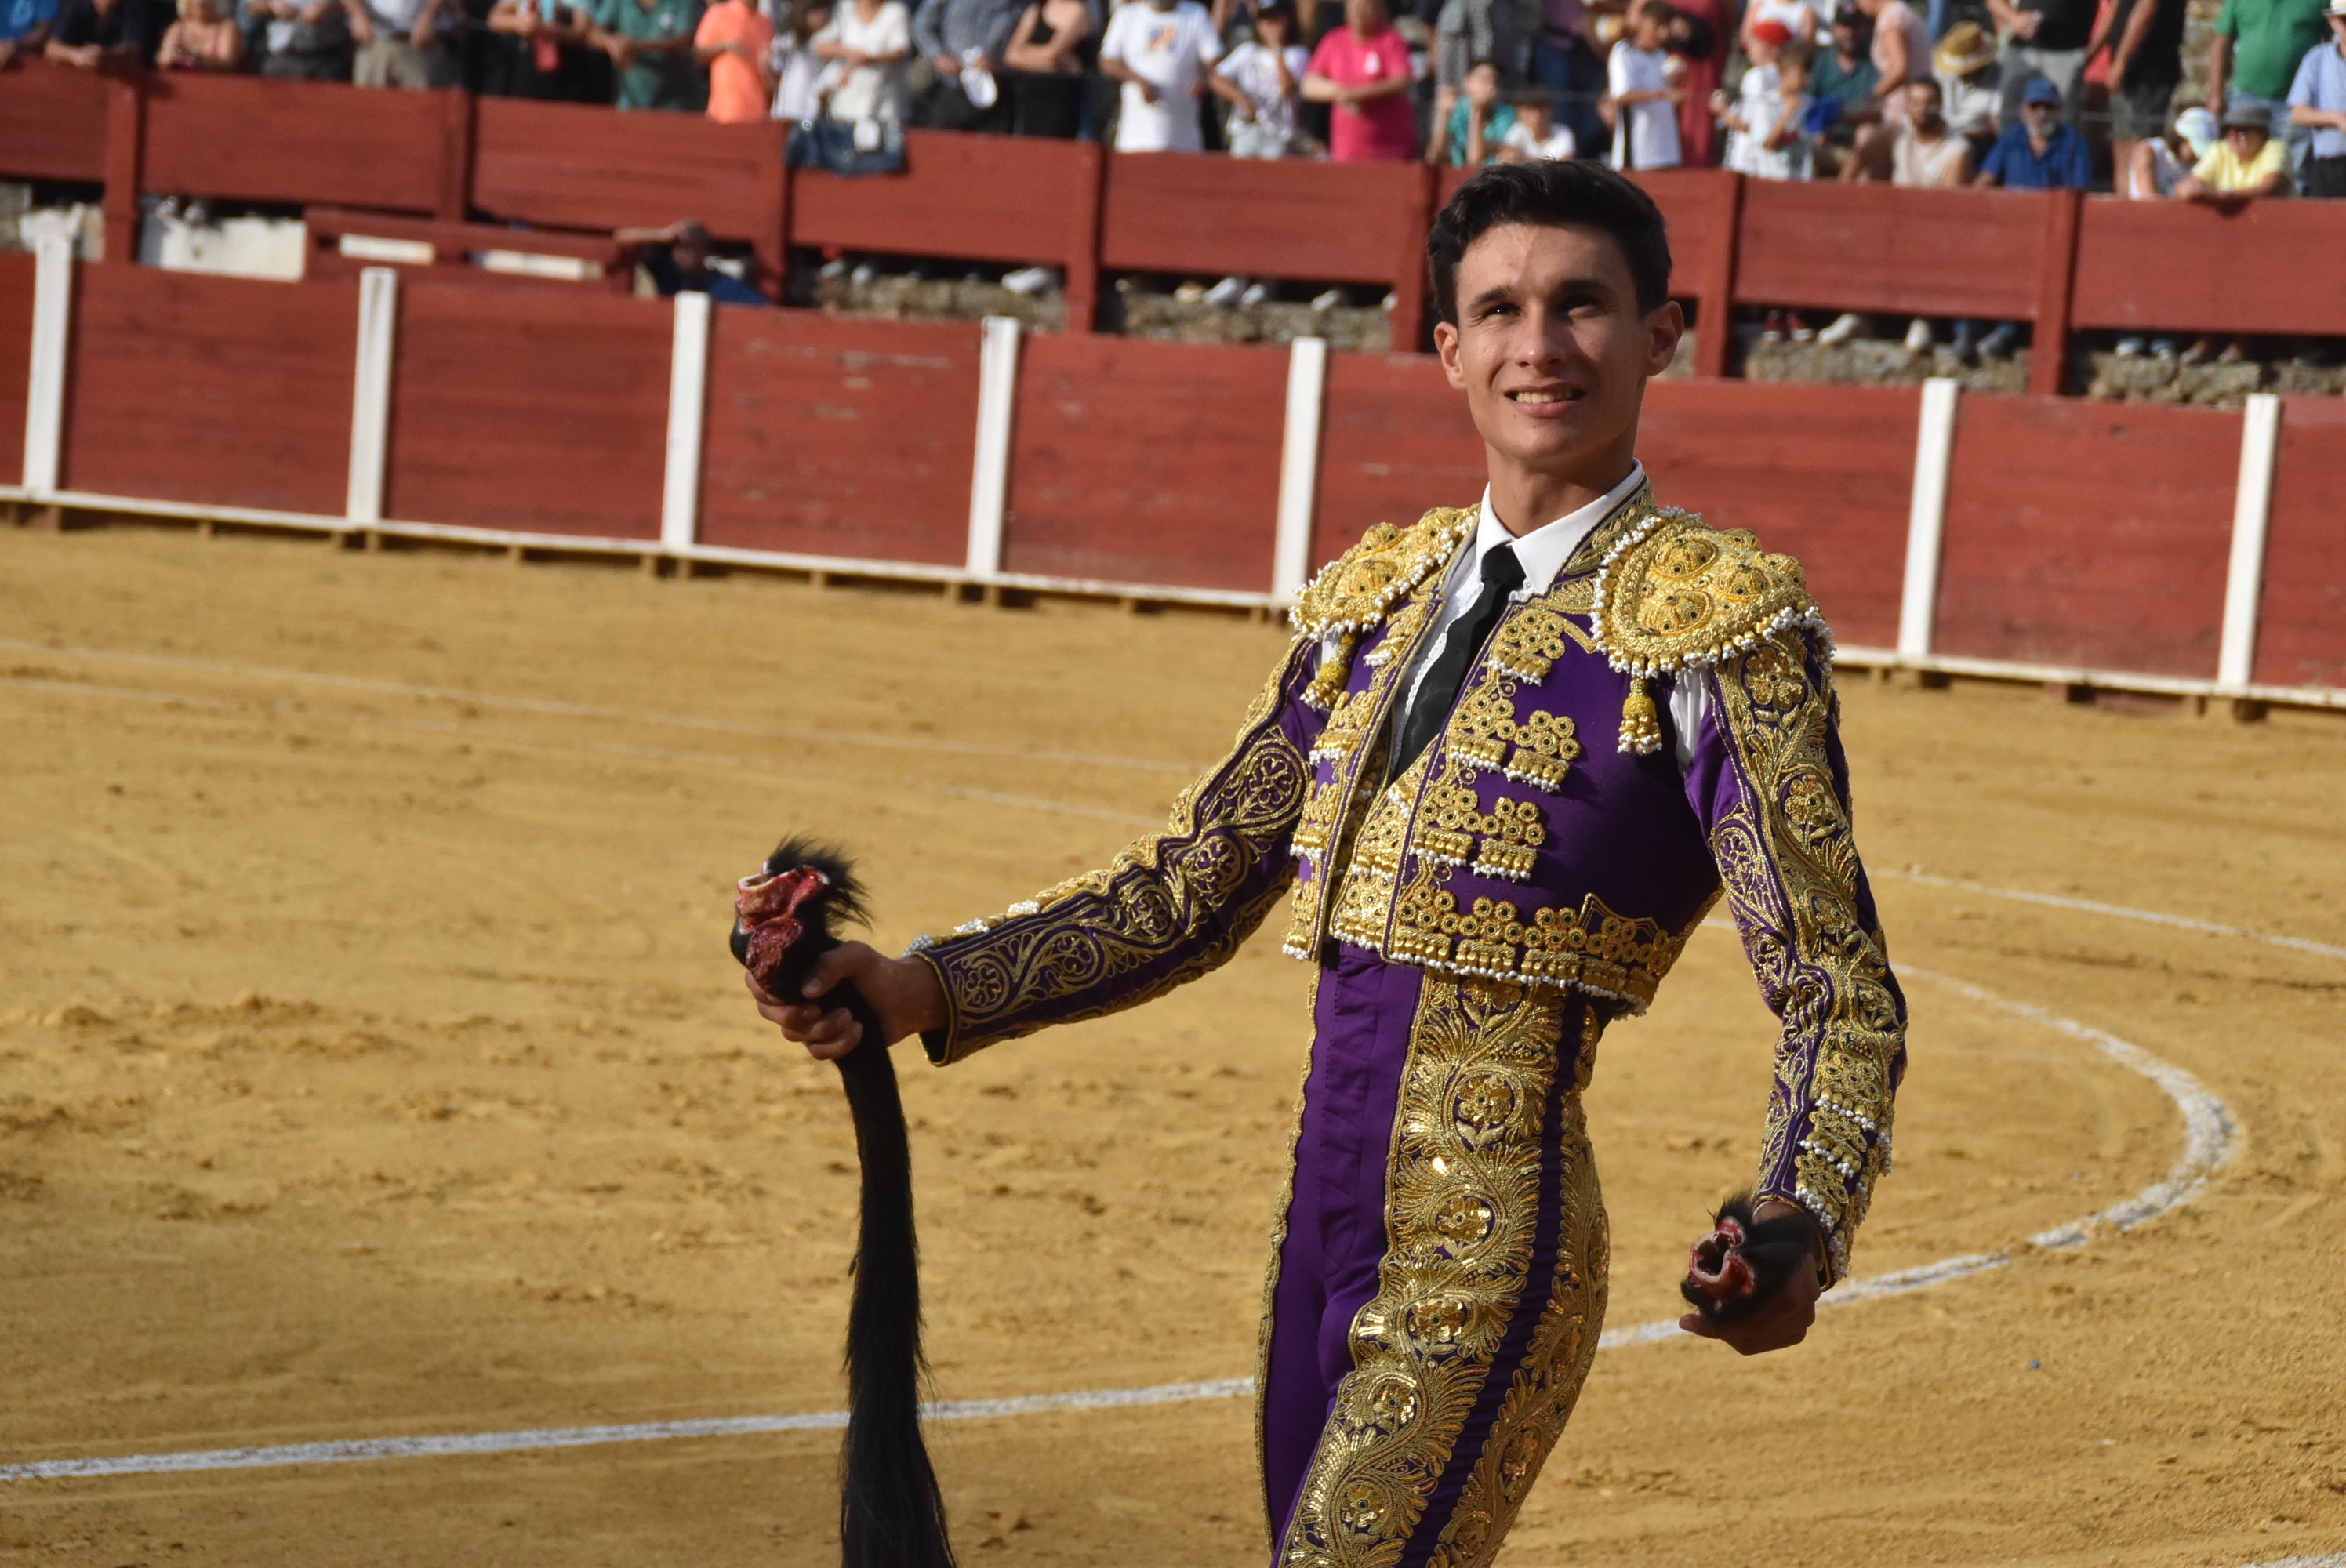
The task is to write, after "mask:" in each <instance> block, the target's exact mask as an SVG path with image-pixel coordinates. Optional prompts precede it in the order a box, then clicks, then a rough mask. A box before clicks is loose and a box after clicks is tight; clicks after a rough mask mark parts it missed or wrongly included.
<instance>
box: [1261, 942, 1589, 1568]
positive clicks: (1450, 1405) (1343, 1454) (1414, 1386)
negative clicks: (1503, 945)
mask: <svg viewBox="0 0 2346 1568" xmlns="http://www.w3.org/2000/svg"><path fill="white" fill-rule="evenodd" d="M1570 1005H1571V1003H1569V1002H1568V1000H1567V999H1566V998H1565V997H1563V996H1562V995H1560V994H1558V993H1554V992H1550V991H1544V990H1541V989H1538V988H1535V987H1531V986H1524V985H1514V984H1507V983H1491V982H1486V981H1480V980H1451V979H1447V978H1445V977H1443V976H1440V975H1428V976H1427V977H1426V981H1425V985H1424V988H1423V991H1422V992H1421V993H1420V996H1419V1000H1418V1006H1417V1013H1416V1016H1415V1018H1414V1019H1413V1021H1412V1023H1411V1029H1410V1045H1409V1059H1408V1063H1407V1064H1406V1066H1404V1067H1403V1074H1402V1083H1401V1093H1400V1101H1399V1106H1398V1110H1397V1113H1396V1115H1395V1116H1394V1121H1393V1143H1392V1155H1391V1156H1390V1159H1389V1162H1388V1165H1387V1167H1386V1171H1387V1174H1386V1181H1385V1233H1386V1241H1387V1246H1386V1251H1385V1255H1384V1258H1383V1261H1382V1264H1381V1265H1380V1268H1379V1272H1378V1279H1377V1292H1376V1294H1375V1295H1374V1296H1373V1297H1372V1298H1370V1300H1369V1302H1368V1304H1367V1305H1366V1306H1364V1307H1363V1308H1361V1311H1360V1313H1359V1314H1358V1315H1357V1316H1356V1317H1355V1318H1354V1319H1353V1320H1352V1333H1351V1340H1352V1370H1351V1371H1349V1372H1347V1373H1346V1374H1345V1375H1344V1378H1343V1380H1342V1381H1341V1382H1340V1383H1339V1384H1338V1385H1337V1389H1336V1398H1335V1410H1334V1412H1333V1413H1332V1415H1331V1417H1330V1420H1329V1422H1328V1426H1327V1428H1326V1429H1325V1431H1322V1432H1321V1438H1320V1446H1319V1449H1318V1451H1316V1452H1315V1453H1314V1454H1313V1455H1312V1460H1311V1468H1310V1470H1309V1471H1307V1472H1306V1473H1305V1476H1304V1481H1303V1489H1302V1492H1301V1495H1300V1497H1299V1498H1298V1499H1297V1502H1296V1505H1295V1512H1294V1516H1293V1518H1292V1519H1291V1520H1290V1522H1289V1524H1288V1527H1287V1532H1286V1538H1285V1540H1284V1541H1282V1542H1281V1543H1280V1551H1279V1556H1278V1562H1279V1563H1280V1565H1281V1568H1389V1565H1390V1564H1392V1563H1396V1562H1397V1561H1398V1560H1399V1559H1400V1557H1401V1555H1402V1553H1403V1551H1405V1550H1406V1549H1407V1547H1408V1545H1409V1540H1410V1536H1411V1534H1412V1532H1414V1531H1415V1529H1416V1528H1417V1525H1418V1522H1419V1521H1420V1520H1421V1519H1423V1516H1424V1513H1425V1509H1426V1504H1427V1502H1428V1499H1429V1497H1430V1495H1431V1494H1432V1492H1433V1489H1434V1487H1435V1486H1436V1485H1437V1484H1438V1483H1439V1482H1440V1481H1441V1479H1442V1475H1443V1471H1444V1470H1445V1469H1446V1468H1447V1467H1448V1465H1449V1462H1450V1458H1451V1454H1452V1452H1453V1451H1454V1449H1455V1448H1456V1446H1457V1442H1458V1439H1459V1436H1460V1434H1461V1432H1462V1431H1464V1426H1465V1423H1466V1420H1467V1417H1468V1416H1469V1415H1470V1414H1471V1413H1472V1411H1473V1410H1474V1403H1475V1400H1476V1399H1477V1398H1478V1397H1479V1396H1480V1394H1481V1392H1482V1389H1483V1385H1484V1381H1485V1380H1487V1379H1488V1377H1489V1376H1490V1373H1491V1370H1492V1369H1493V1367H1494V1364H1495V1363H1496V1361H1497V1359H1498V1353H1499V1349H1500V1346H1501V1343H1502V1341H1503V1340H1504V1339H1505V1335H1506V1331H1507V1325H1508V1323H1509V1321H1510V1320H1511V1319H1512V1318H1513V1317H1514V1314H1515V1308H1516V1306H1517V1303H1518V1302H1519V1301H1520V1300H1521V1299H1522V1296H1523V1289H1524V1284H1525V1276H1526V1274H1527V1272H1528V1270H1529V1268H1530V1265H1531V1257H1532V1250H1533V1246H1534V1242H1535V1227H1536V1226H1537V1224H1538V1220H1539V1207H1540V1158H1541V1151H1542V1147H1543V1145H1544V1132H1545V1128H1544V1126H1543V1123H1544V1121H1545V1115H1546V1106H1547V1101H1548V1098H1549V1095H1550V1093H1551V1091H1552V1089H1553V1088H1554V1086H1555V1081H1556V1073H1557V1071H1558V1062H1557V1055H1558V1051H1559V1047H1560V1044H1561V1043H1562V1037H1563V1030H1564V1023H1565V1014H1566V1009H1567V1008H1568V1007H1569V1006H1570Z"/></svg>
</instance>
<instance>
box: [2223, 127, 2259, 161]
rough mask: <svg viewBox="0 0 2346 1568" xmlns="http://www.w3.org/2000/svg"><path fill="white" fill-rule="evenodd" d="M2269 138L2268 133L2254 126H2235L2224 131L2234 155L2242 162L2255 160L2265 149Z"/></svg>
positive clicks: (2225, 138)
mask: <svg viewBox="0 0 2346 1568" xmlns="http://www.w3.org/2000/svg"><path fill="white" fill-rule="evenodd" d="M2268 139H2269V138H2268V137H2267V136H2266V134H2265V133H2264V132H2263V131H2260V130H2259V129H2257V127H2254V126H2234V127H2231V128H2230V129H2229V130H2227V131H2226V132H2225V133H2224V140H2225V142H2226V143H2227V144H2229V146H2230V148H2231V149H2232V156H2233V157H2234V158H2239V160H2240V161H2241V162H2242V163H2252V162H2254V161H2255V160H2256V156H2257V154H2259V153H2260V152H2262V151H2264V149H2265V142H2266V141H2267V140H2268Z"/></svg>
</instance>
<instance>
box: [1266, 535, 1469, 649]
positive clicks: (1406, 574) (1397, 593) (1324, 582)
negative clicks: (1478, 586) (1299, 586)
mask: <svg viewBox="0 0 2346 1568" xmlns="http://www.w3.org/2000/svg"><path fill="white" fill-rule="evenodd" d="M1480 517H1481V514H1480V513H1479V512H1478V511H1476V510H1474V509H1473V508H1467V507H1436V508H1435V509H1434V510H1433V511H1431V512H1428V513H1427V514H1425V515H1424V516H1423V517H1421V518H1420V519H1418V522H1417V525H1416V526H1415V527H1413V528H1396V527H1394V526H1393V525H1392V524H1390V523H1380V524H1377V525H1376V526H1375V527H1373V528H1372V529H1370V530H1369V531H1368V532H1367V533H1366V534H1364V535H1362V537H1361V542H1360V543H1359V544H1357V545H1353V546H1352V548H1351V549H1349V550H1347V551H1345V552H1344V553H1343V554H1342V555H1339V556H1337V557H1336V559H1334V560H1333V561H1331V562H1330V563H1328V565H1326V566H1324V567H1322V568H1321V571H1320V575H1318V576H1316V577H1314V578H1312V579H1311V584H1310V585H1309V586H1307V587H1306V588H1305V589H1304V590H1303V592H1302V595H1301V596H1300V597H1299V598H1298V599H1297V600H1296V603H1295V625H1296V626H1297V627H1298V628H1299V629H1301V630H1302V631H1304V632H1307V633H1309V634H1311V636H1319V635H1320V634H1321V633H1322V632H1330V631H1339V630H1349V631H1354V632H1362V633H1365V632H1367V631H1369V630H1371V629H1372V627H1374V626H1376V624H1377V623H1378V622H1379V621H1382V620H1383V619H1384V618H1385V613H1386V612H1387V611H1388V610H1390V609H1392V606H1394V604H1396V603H1397V602H1399V600H1400V599H1401V598H1402V596H1403V595H1405V594H1407V593H1409V592H1410V590H1412V589H1413V588H1415V587H1416V586H1417V585H1418V584H1419V583H1421V582H1423V581H1424V579H1425V577H1426V575H1427V574H1429V573H1431V572H1432V571H1433V569H1434V568H1435V567H1437V566H1439V565H1443V563H1445V562H1447V561H1448V560H1449V559H1450V556H1451V553H1452V552H1453V551H1454V550H1455V549H1456V548H1457V547H1458V546H1459V545H1461V544H1463V543H1464V542H1465V540H1466V539H1467V538H1468V537H1469V536H1471V535H1473V534H1474V527H1475V524H1476V523H1477V522H1478V521H1479V520H1480Z"/></svg>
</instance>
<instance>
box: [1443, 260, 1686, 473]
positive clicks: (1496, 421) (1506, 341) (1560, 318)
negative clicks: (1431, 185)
mask: <svg viewBox="0 0 2346 1568" xmlns="http://www.w3.org/2000/svg"><path fill="white" fill-rule="evenodd" d="M1456 282H1457V296H1456V297H1457V300H1458V324H1457V325H1456V326H1452V325H1451V324H1450V323H1449V322H1447V321H1444V322H1443V323H1441V324H1440V325H1438V326H1436V327H1435V328H1434V329H1433V342H1434V347H1435V349H1436V350H1437V351H1439V352H1440V353H1441V355H1442V368H1443V372H1444V373H1445V374H1447V375H1448V376H1449V378H1450V384H1451V385H1452V386H1454V387H1456V388H1458V389H1459V390H1460V391H1461V392H1464V393H1465V394H1466V408H1467V412H1469V413H1470V414H1472V415H1473V417H1474V428H1475V430H1476V431H1477V432H1478V433H1480V434H1481V435H1482V437H1483V440H1484V443H1486V444H1487V445H1489V446H1490V447H1491V448H1492V450H1494V452H1497V453H1502V454H1504V455H1505V456H1507V457H1509V458H1512V459H1514V460H1515V461H1516V462H1518V463H1523V464H1525V466H1526V467H1530V468H1534V469H1537V470H1542V471H1553V470H1555V469H1556V468H1558V467H1560V466H1562V465H1564V464H1566V463H1570V462H1572V461H1574V460H1576V459H1578V458H1581V457H1585V456H1587V455H1590V454H1592V453H1596V452H1598V451H1600V450H1602V449H1603V448H1604V447H1606V446H1607V444H1609V443H1615V442H1617V441H1623V440H1627V439H1628V438H1630V437H1631V436H1633V435H1634V433H1635V432H1636V430H1637V410H1638V408H1639V406H1640V404H1641V402H1642V401H1643V399H1644V396H1645V390H1646V380H1647V377H1649V376H1654V375H1658V374H1659V373H1660V372H1662V371H1663V370H1664V369H1666V368H1667V367H1668V364H1669V362H1670V358H1671V356H1672V355H1673V354H1675V353H1676V352H1677V351H1678V337H1679V335H1680V334H1681V333H1682V332H1684V331H1685V330H1686V321H1685V318H1684V317H1683V316H1682V315H1681V314H1680V313H1679V311H1678V306H1677V305H1676V304H1675V303H1669V304H1665V305H1663V306H1662V307H1661V309H1659V310H1658V311H1654V312H1653V313H1652V314H1651V315H1645V314H1641V313H1640V312H1639V311H1638V310H1637V287H1636V285H1635V284H1634V283H1633V282H1632V280H1631V279H1630V277H1629V263H1628V259H1627V257H1626V256H1624V255H1623V254H1622V251H1621V247H1620V245H1619V244H1618V243H1617V241H1616V240H1615V239H1613V237H1612V236H1611V235H1609V234H1606V233H1604V232H1602V231H1600V230H1598V229H1577V228H1576V229H1558V228H1552V227H1550V226H1548V225H1545V224H1532V223H1510V224H1505V225H1502V226H1501V227H1499V228H1496V229H1492V230H1490V231H1489V232H1488V233H1486V234H1484V236H1483V237H1482V238H1481V239H1477V240H1475V241H1474V244H1472V245H1471V246H1469V247H1467V249H1466V254H1465V255H1464V257H1462V258H1460V260H1459V262H1458V274H1457V279H1456Z"/></svg>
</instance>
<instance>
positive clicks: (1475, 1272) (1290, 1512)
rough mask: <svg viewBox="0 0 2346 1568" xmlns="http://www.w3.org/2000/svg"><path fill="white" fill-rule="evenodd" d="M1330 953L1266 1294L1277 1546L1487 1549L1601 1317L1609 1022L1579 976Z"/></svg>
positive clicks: (1580, 1375)
mask: <svg viewBox="0 0 2346 1568" xmlns="http://www.w3.org/2000/svg"><path fill="white" fill-rule="evenodd" d="M1331 949H1332V950H1331V952H1330V953H1329V954H1328V955H1327V959H1326V962H1324V963H1323V965H1322V967H1321V971H1320V974H1319V978H1318V986H1317V992H1316V995H1315V999H1314V1004H1313V1024H1314V1037H1313V1044H1312V1055H1311V1071H1310V1074H1309V1075H1308V1077H1307V1078H1306V1081H1305V1084H1304V1094H1303V1107H1302V1113H1301V1120H1300V1125H1299V1128H1298V1135H1297V1142H1296V1148H1295V1162H1294V1171H1293V1183H1294V1185H1293V1188H1292V1193H1291V1196H1290V1201H1289V1203H1288V1206H1287V1209H1286V1213H1285V1217H1284V1224H1283V1226H1282V1227H1280V1235H1279V1237H1278V1240H1277V1244H1276V1248H1275V1252H1274V1258H1273V1269H1274V1272H1273V1274H1272V1278H1271V1281H1270V1285H1269V1287H1268V1288H1267V1290H1266V1312H1265V1318H1264V1324H1263V1335H1262V1353H1261V1363H1260V1369H1259V1372H1260V1389H1261V1393H1260V1416H1259V1419H1260V1440H1261V1447H1262V1465H1263V1483H1264V1489H1265V1502H1266V1506H1267V1509H1268V1512H1269V1517H1270V1525H1271V1532H1272V1539H1273V1543H1274V1548H1275V1551H1274V1558H1273V1561H1274V1563H1277V1564H1281V1565H1285V1564H1321V1563H1325V1564H1331V1565H1332V1564H1341V1563H1356V1562H1367V1561H1371V1560H1374V1561H1376V1562H1377V1563H1381V1564H1390V1565H1391V1568H1420V1565H1428V1564H1431V1565H1440V1568H1459V1565H1464V1564H1472V1563H1485V1562H1487V1561H1488V1560H1489V1559H1490V1556H1491V1555H1492V1554H1493V1553H1495V1552H1496V1551H1497V1549H1498V1545H1499V1542H1500V1540H1501V1539H1502V1538H1503V1537H1504V1536H1505V1533H1506V1530H1507V1527H1508V1526H1509V1525H1510V1524H1511V1523H1513V1522H1514V1520H1515V1512H1516V1510H1517V1509H1518V1508H1519V1507H1520V1506H1521V1504H1522V1502H1523V1498H1524V1495H1525V1493H1526V1492H1528V1491H1529V1490H1530V1487H1531V1482H1532V1480H1533V1478H1534V1477H1535V1476H1536V1475H1537V1473H1538V1471H1539V1468H1540V1465H1541V1463H1542V1461H1545V1458H1546V1456H1547V1453H1548V1451H1549V1449H1550V1448H1552V1447H1553V1446H1554V1444H1555V1441H1556V1436H1557V1435H1558V1433H1560V1432H1561V1431H1562V1430H1563V1426H1564V1422H1565V1420H1566V1417H1567V1416H1568V1415H1569V1414H1570V1413H1571V1408H1572V1403H1573V1400H1574V1399H1575V1398H1576V1396H1577V1394H1578V1392H1579V1388H1580V1384H1581V1381H1582V1380H1583V1379H1584V1378H1585V1377H1586V1373H1587V1369H1588V1363H1589V1359H1590V1358H1591V1357H1592V1356H1593V1355H1594V1354H1595V1351H1596V1337H1597V1333H1598V1330H1599V1328H1600V1326H1601V1324H1602V1321H1603V1319H1604V1310H1605V1268H1606V1230H1605V1214H1604V1207H1603V1201H1602V1198H1601V1196H1599V1194H1598V1191H1597V1187H1596V1167H1595V1165H1594V1162H1593V1161H1592V1160H1591V1158H1590V1156H1589V1149H1588V1140H1587V1136H1586V1130H1585V1127H1584V1125H1583V1122H1582V1118H1581V1110H1580V1095H1579V1091H1580V1088H1581V1087H1582V1085H1583V1084H1585V1082H1586V1075H1587V1072H1588V1068H1589V1065H1590V1063H1591V1060H1592V1058H1593V1054H1594V1050H1595V1046H1596V1034H1597V1033H1598V1029H1599V1024H1598V1023H1597V1021H1596V1019H1595V1017H1594V1016H1593V1015H1592V1014H1591V1013H1590V1012H1589V1011H1588V1009H1587V1008H1586V1005H1585V1003H1584V1002H1583V1000H1582V999H1581V998H1579V997H1578V996H1576V995H1574V994H1571V993H1560V992H1556V991H1552V990H1538V991H1535V990H1530V989H1527V988H1525V987H1524V986H1520V985H1516V984H1514V983H1504V982H1485V981H1479V980H1473V979H1463V980H1462V979H1456V978H1453V977H1448V976H1444V975H1440V974H1434V973H1430V972H1427V971H1424V970H1422V969H1417V968H1414V967H1411V966H1408V965H1403V964H1395V963H1390V962H1386V961H1384V960H1382V959H1381V958H1378V957H1375V956H1374V955H1372V954H1370V953H1367V952H1362V951H1360V950H1358V949H1354V948H1351V947H1344V946H1341V945H1333V944H1331ZM1397 1543H1398V1551H1397V1554H1396V1544H1397Z"/></svg>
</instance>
